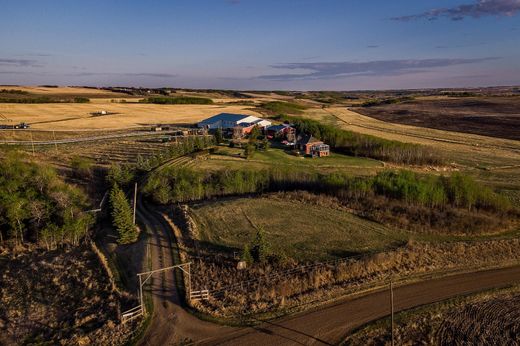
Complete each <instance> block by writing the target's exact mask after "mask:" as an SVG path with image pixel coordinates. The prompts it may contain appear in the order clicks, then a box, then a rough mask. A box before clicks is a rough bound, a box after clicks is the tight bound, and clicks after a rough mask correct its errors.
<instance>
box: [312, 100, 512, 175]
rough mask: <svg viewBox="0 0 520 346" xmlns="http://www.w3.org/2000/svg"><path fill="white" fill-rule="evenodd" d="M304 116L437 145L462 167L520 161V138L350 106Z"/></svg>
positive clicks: (491, 166)
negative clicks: (410, 121) (416, 122)
mask: <svg viewBox="0 0 520 346" xmlns="http://www.w3.org/2000/svg"><path fill="white" fill-rule="evenodd" d="M304 116H306V117H309V118H311V119H315V120H320V121H323V122H325V123H329V124H335V125H337V126H340V127H342V128H344V129H347V130H351V131H355V132H359V133H365V134H369V135H373V136H377V137H381V138H386V139H393V140H397V141H402V142H409V143H417V144H423V145H430V146H434V147H435V148H436V149H438V150H439V151H440V152H441V153H442V154H444V155H445V156H446V157H447V158H448V160H449V161H450V162H452V163H453V164H455V165H457V166H459V167H460V168H465V167H470V168H497V167H502V166H511V165H513V166H514V165H518V162H520V142H519V141H515V140H508V139H500V138H493V137H486V136H480V135H474V134H468V133H459V132H452V131H444V130H436V129H429V128H424V127H418V126H410V125H402V124H395V123H390V122H385V121H381V120H377V119H374V118H371V117H368V116H365V115H362V114H360V113H358V112H357V111H355V110H352V109H347V108H346V107H330V108H324V109H316V108H313V109H309V110H307V111H306V112H305V113H304Z"/></svg>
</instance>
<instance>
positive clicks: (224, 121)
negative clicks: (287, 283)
mask: <svg viewBox="0 0 520 346" xmlns="http://www.w3.org/2000/svg"><path fill="white" fill-rule="evenodd" d="M254 125H257V126H260V127H262V128H263V127H266V126H270V125H271V122H270V121H268V120H264V119H261V118H257V117H255V116H252V115H245V114H232V113H220V114H217V115H214V116H212V117H210V118H208V119H205V120H202V121H201V122H199V123H198V124H197V126H198V127H200V128H206V129H208V130H216V129H219V128H220V129H223V130H232V129H234V128H235V127H237V126H241V127H244V128H248V127H252V126H254Z"/></svg>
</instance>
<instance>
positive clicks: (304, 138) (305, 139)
mask: <svg viewBox="0 0 520 346" xmlns="http://www.w3.org/2000/svg"><path fill="white" fill-rule="evenodd" d="M317 142H320V143H323V142H322V141H320V140H319V139H317V138H314V137H312V135H302V136H301V137H300V138H298V141H297V143H298V144H309V143H317Z"/></svg>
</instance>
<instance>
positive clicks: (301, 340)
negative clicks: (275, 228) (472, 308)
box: [139, 203, 520, 346]
mask: <svg viewBox="0 0 520 346" xmlns="http://www.w3.org/2000/svg"><path fill="white" fill-rule="evenodd" d="M140 204H141V207H140V208H139V218H140V219H141V220H142V222H143V223H144V224H146V226H147V227H148V228H149V229H150V230H151V231H152V234H153V237H152V239H151V242H150V251H151V257H152V268H154V269H156V268H160V267H162V266H169V265H172V264H173V257H172V241H171V240H172V239H171V237H172V234H173V233H172V231H171V229H170V227H169V225H168V223H167V222H166V221H165V220H164V219H163V218H162V217H161V216H160V215H159V214H158V213H155V212H153V211H152V210H151V208H147V206H146V205H145V204H143V203H140ZM515 283H520V266H517V267H511V268H505V269H494V270H488V271H480V272H474V273H467V274H457V275H453V276H449V277H444V278H440V279H433V280H429V281H425V282H419V283H414V284H408V285H406V286H401V287H396V288H395V289H394V301H395V310H396V311H400V310H404V309H409V308H412V307H416V306H420V305H424V304H430V303H433V302H437V301H442V300H445V299H448V298H451V297H454V296H457V295H464V294H469V293H474V292H478V291H482V290H487V289H491V288H499V287H504V286H508V285H511V284H515ZM149 289H151V290H152V292H153V301H154V307H155V308H154V315H153V320H152V324H151V326H150V328H149V330H148V332H147V334H146V335H145V337H144V338H143V342H142V344H143V345H171V344H178V343H179V342H182V341H192V342H194V343H196V344H202V345H262V346H264V345H298V344H300V345H307V344H317V345H319V344H324V345H333V344H336V343H338V342H339V341H341V340H342V338H343V337H344V336H345V335H346V334H347V333H348V332H349V331H350V330H352V329H353V328H356V327H358V326H361V325H363V324H365V323H367V322H370V321H373V320H376V319H378V318H381V317H384V316H387V315H388V314H389V313H390V295H389V291H388V290H380V291H376V292H372V293H369V294H367V295H363V296H360V297H355V298H348V299H345V300H343V301H340V302H336V303H334V304H332V305H329V306H325V307H322V308H320V309H318V310H316V311H311V312H305V313H301V314H298V315H294V316H290V317H287V318H282V319H279V320H276V321H272V322H262V323H260V324H259V325H258V326H256V327H248V328H232V327H224V326H220V325H216V324H212V323H208V322H204V321H201V320H199V319H197V318H196V317H194V316H192V315H190V314H189V313H187V312H186V311H185V310H184V309H183V308H182V307H181V306H180V297H179V295H178V294H177V292H176V289H175V284H174V281H173V273H167V274H165V275H164V276H158V277H156V278H155V279H154V281H153V283H152V285H151V287H149Z"/></svg>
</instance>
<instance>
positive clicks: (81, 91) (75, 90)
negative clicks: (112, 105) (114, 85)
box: [0, 85, 129, 98]
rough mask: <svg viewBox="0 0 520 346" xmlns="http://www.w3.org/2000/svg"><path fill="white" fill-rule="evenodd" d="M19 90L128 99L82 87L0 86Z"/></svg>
mask: <svg viewBox="0 0 520 346" xmlns="http://www.w3.org/2000/svg"><path fill="white" fill-rule="evenodd" d="M2 89H5V90H21V91H24V92H27V93H29V94H34V95H38V96H55V97H65V96H69V97H88V98H108V97H111V98H119V97H129V95H126V94H122V93H115V92H111V91H107V90H101V89H95V88H82V87H66V86H59V87H49V86H11V85H7V86H4V85H0V90H2Z"/></svg>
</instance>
